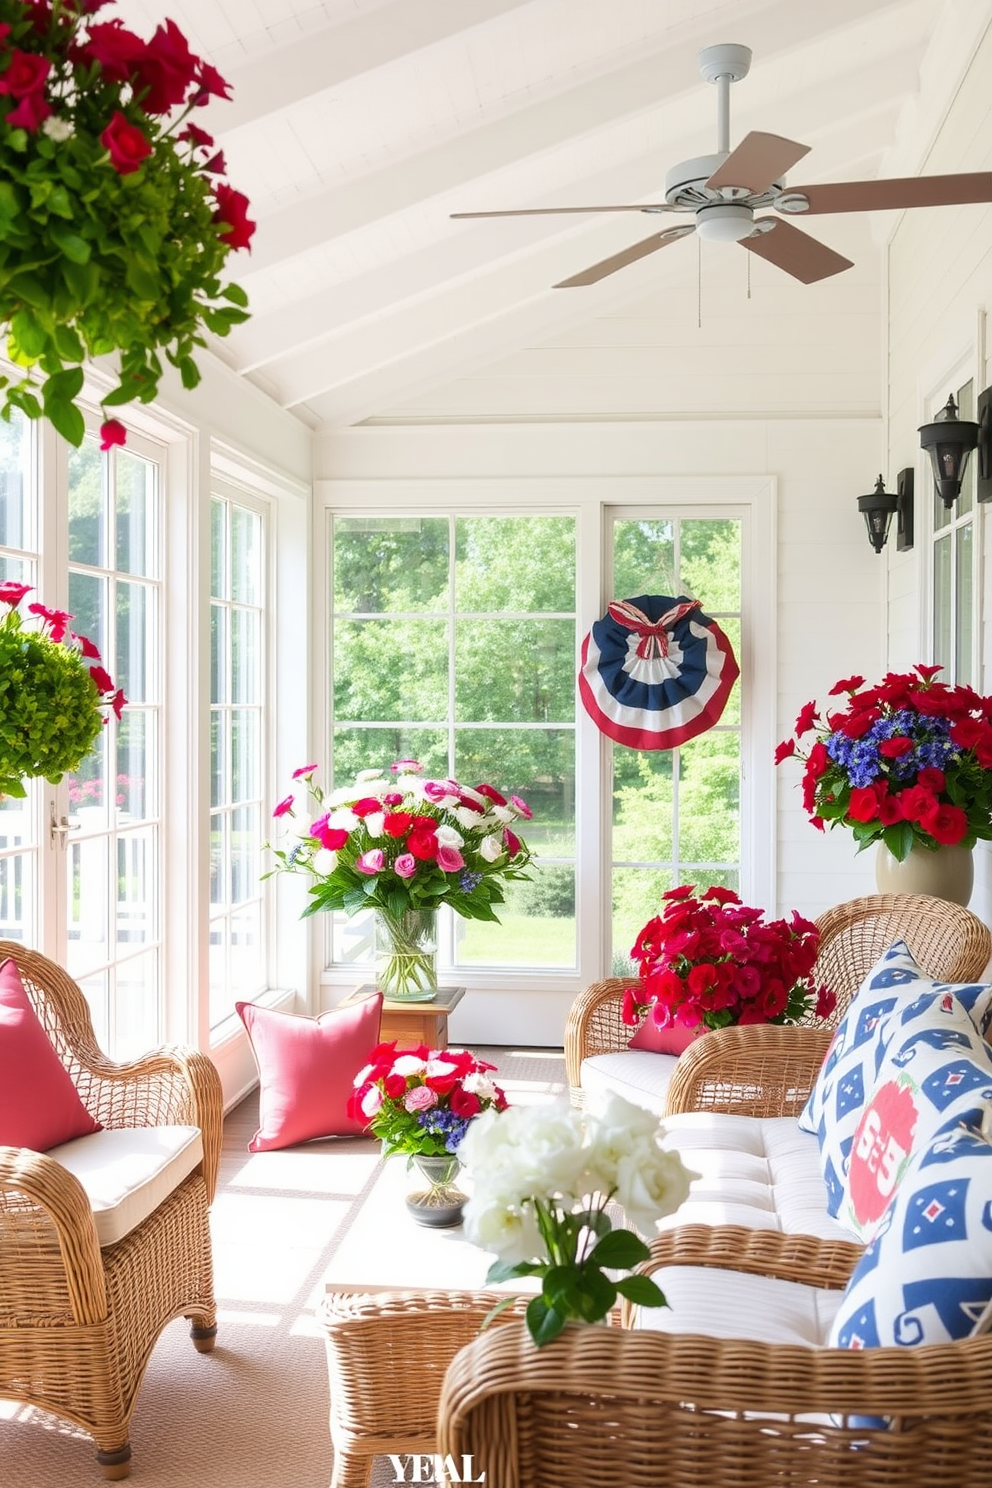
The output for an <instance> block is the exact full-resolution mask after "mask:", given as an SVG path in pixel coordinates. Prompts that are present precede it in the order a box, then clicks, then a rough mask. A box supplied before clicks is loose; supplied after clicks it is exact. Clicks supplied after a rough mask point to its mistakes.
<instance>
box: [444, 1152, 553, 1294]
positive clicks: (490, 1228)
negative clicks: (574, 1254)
mask: <svg viewBox="0 0 992 1488" xmlns="http://www.w3.org/2000/svg"><path fill="white" fill-rule="evenodd" d="M464 1145H465V1144H464V1142H462V1143H461V1146H464ZM460 1150H461V1148H459V1153H460ZM464 1223H465V1238H466V1240H468V1241H469V1242H470V1243H471V1244H472V1245H478V1246H479V1247H480V1248H481V1249H482V1250H489V1251H493V1252H494V1253H495V1254H496V1255H497V1256H498V1257H499V1259H500V1260H501V1261H509V1262H510V1264H511V1265H516V1263H517V1262H518V1261H533V1260H539V1259H541V1258H543V1256H544V1242H543V1240H542V1239H541V1232H540V1230H539V1229H538V1227H537V1221H536V1220H535V1218H534V1213H533V1206H532V1205H531V1204H527V1205H526V1206H524V1207H523V1208H518V1207H515V1206H514V1207H511V1206H509V1205H507V1204H504V1203H500V1202H495V1203H487V1202H483V1201H480V1198H479V1196H478V1194H473V1195H472V1197H471V1198H470V1199H469V1200H468V1202H467V1203H466V1205H465V1210H464Z"/></svg>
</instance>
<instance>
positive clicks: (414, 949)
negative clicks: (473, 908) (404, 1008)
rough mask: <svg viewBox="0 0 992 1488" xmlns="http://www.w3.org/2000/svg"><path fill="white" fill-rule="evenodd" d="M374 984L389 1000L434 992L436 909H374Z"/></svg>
mask: <svg viewBox="0 0 992 1488" xmlns="http://www.w3.org/2000/svg"><path fill="white" fill-rule="evenodd" d="M373 953H374V956H375V984H376V987H377V988H378V989H379V991H380V992H381V993H382V994H383V996H384V997H385V998H387V999H388V1000H389V1001H390V1002H433V1001H434V999H435V997H436V996H437V910H436V909H407V910H404V911H403V912H402V913H401V914H398V915H393V914H390V913H389V912H388V911H387V910H385V909H377V910H376V911H375V929H374V939H373Z"/></svg>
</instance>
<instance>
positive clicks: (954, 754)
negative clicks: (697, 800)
mask: <svg viewBox="0 0 992 1488" xmlns="http://www.w3.org/2000/svg"><path fill="white" fill-rule="evenodd" d="M939 671H941V668H940V667H939V666H924V665H923V664H922V663H920V664H918V665H917V666H916V667H914V669H913V671H911V672H890V673H888V675H887V676H886V677H884V678H883V679H882V681H881V682H880V683H879V684H878V686H876V687H865V685H864V678H863V677H848V678H846V679H845V680H843V681H840V682H838V683H836V684H835V686H833V687H832V688H831V689H830V693H829V696H830V697H846V703H845V704H844V705H842V706H839V707H837V708H836V709H835V710H833V711H829V712H825V714H821V713H820V711H819V710H818V709H817V706H816V704H815V702H810V703H807V704H806V705H805V707H804V708H803V709H802V710H801V712H800V714H799V717H798V718H797V719H796V727H795V735H796V737H795V738H790V739H786V740H784V741H783V743H781V744H780V745H779V746H778V748H777V750H776V752H775V763H776V764H780V763H781V762H782V761H783V760H785V759H789V758H791V757H792V756H793V755H796V756H798V758H799V759H801V760H804V761H805V770H804V772H803V782H802V785H803V806H804V808H805V810H806V812H807V813H808V815H809V817H810V820H811V821H812V823H813V825H814V827H817V828H818V829H819V830H820V831H821V832H822V831H823V830H824V827H825V826H826V825H829V826H830V827H835V826H837V825H838V824H840V825H842V826H845V827H849V828H850V829H851V832H852V833H853V835H854V839H855V841H856V842H857V844H858V851H859V852H860V851H861V850H862V849H864V848H865V847H867V846H868V844H869V843H871V842H882V843H884V845H885V847H886V848H887V849H888V850H889V852H890V853H891V854H892V856H893V857H894V858H896V859H897V860H898V861H899V862H903V861H904V860H905V859H906V858H907V857H908V856H909V853H910V852H911V851H912V850H913V848H914V847H920V848H923V849H928V850H930V851H931V852H932V851H935V850H936V849H937V848H938V847H944V846H954V845H957V844H960V845H961V846H962V847H965V848H971V847H973V846H974V845H975V842H976V841H977V840H978V839H979V838H983V839H985V840H992V698H985V697H980V696H979V695H978V693H976V692H975V691H974V690H973V689H972V688H971V687H962V686H956V687H954V686H950V685H949V684H948V683H946V682H940V681H938V680H937V673H938V672H939ZM807 735H813V736H814V739H813V743H812V745H811V746H810V748H809V750H808V752H804V751H803V749H802V747H801V746H799V745H798V744H797V740H800V739H804V738H805V737H806V736H807Z"/></svg>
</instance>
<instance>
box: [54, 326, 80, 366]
mask: <svg viewBox="0 0 992 1488" xmlns="http://www.w3.org/2000/svg"><path fill="white" fill-rule="evenodd" d="M55 345H56V348H57V349H58V354H59V356H60V357H61V358H62V360H63V361H64V362H81V361H82V360H83V358H84V357H85V356H86V348H85V346H84V345H83V343H82V341H81V340H80V339H79V337H78V336H77V334H76V332H75V331H74V330H73V328H72V326H70V325H65V324H64V323H62V322H59V323H58V324H57V325H56V327H55Z"/></svg>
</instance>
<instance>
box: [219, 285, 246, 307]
mask: <svg viewBox="0 0 992 1488" xmlns="http://www.w3.org/2000/svg"><path fill="white" fill-rule="evenodd" d="M221 294H222V295H223V296H224V299H225V300H230V301H231V304H232V305H242V306H245V307H247V305H248V295H247V292H246V291H245V290H243V289H242V288H241V285H240V284H225V286H224V288H223V289H222V290H221Z"/></svg>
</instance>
